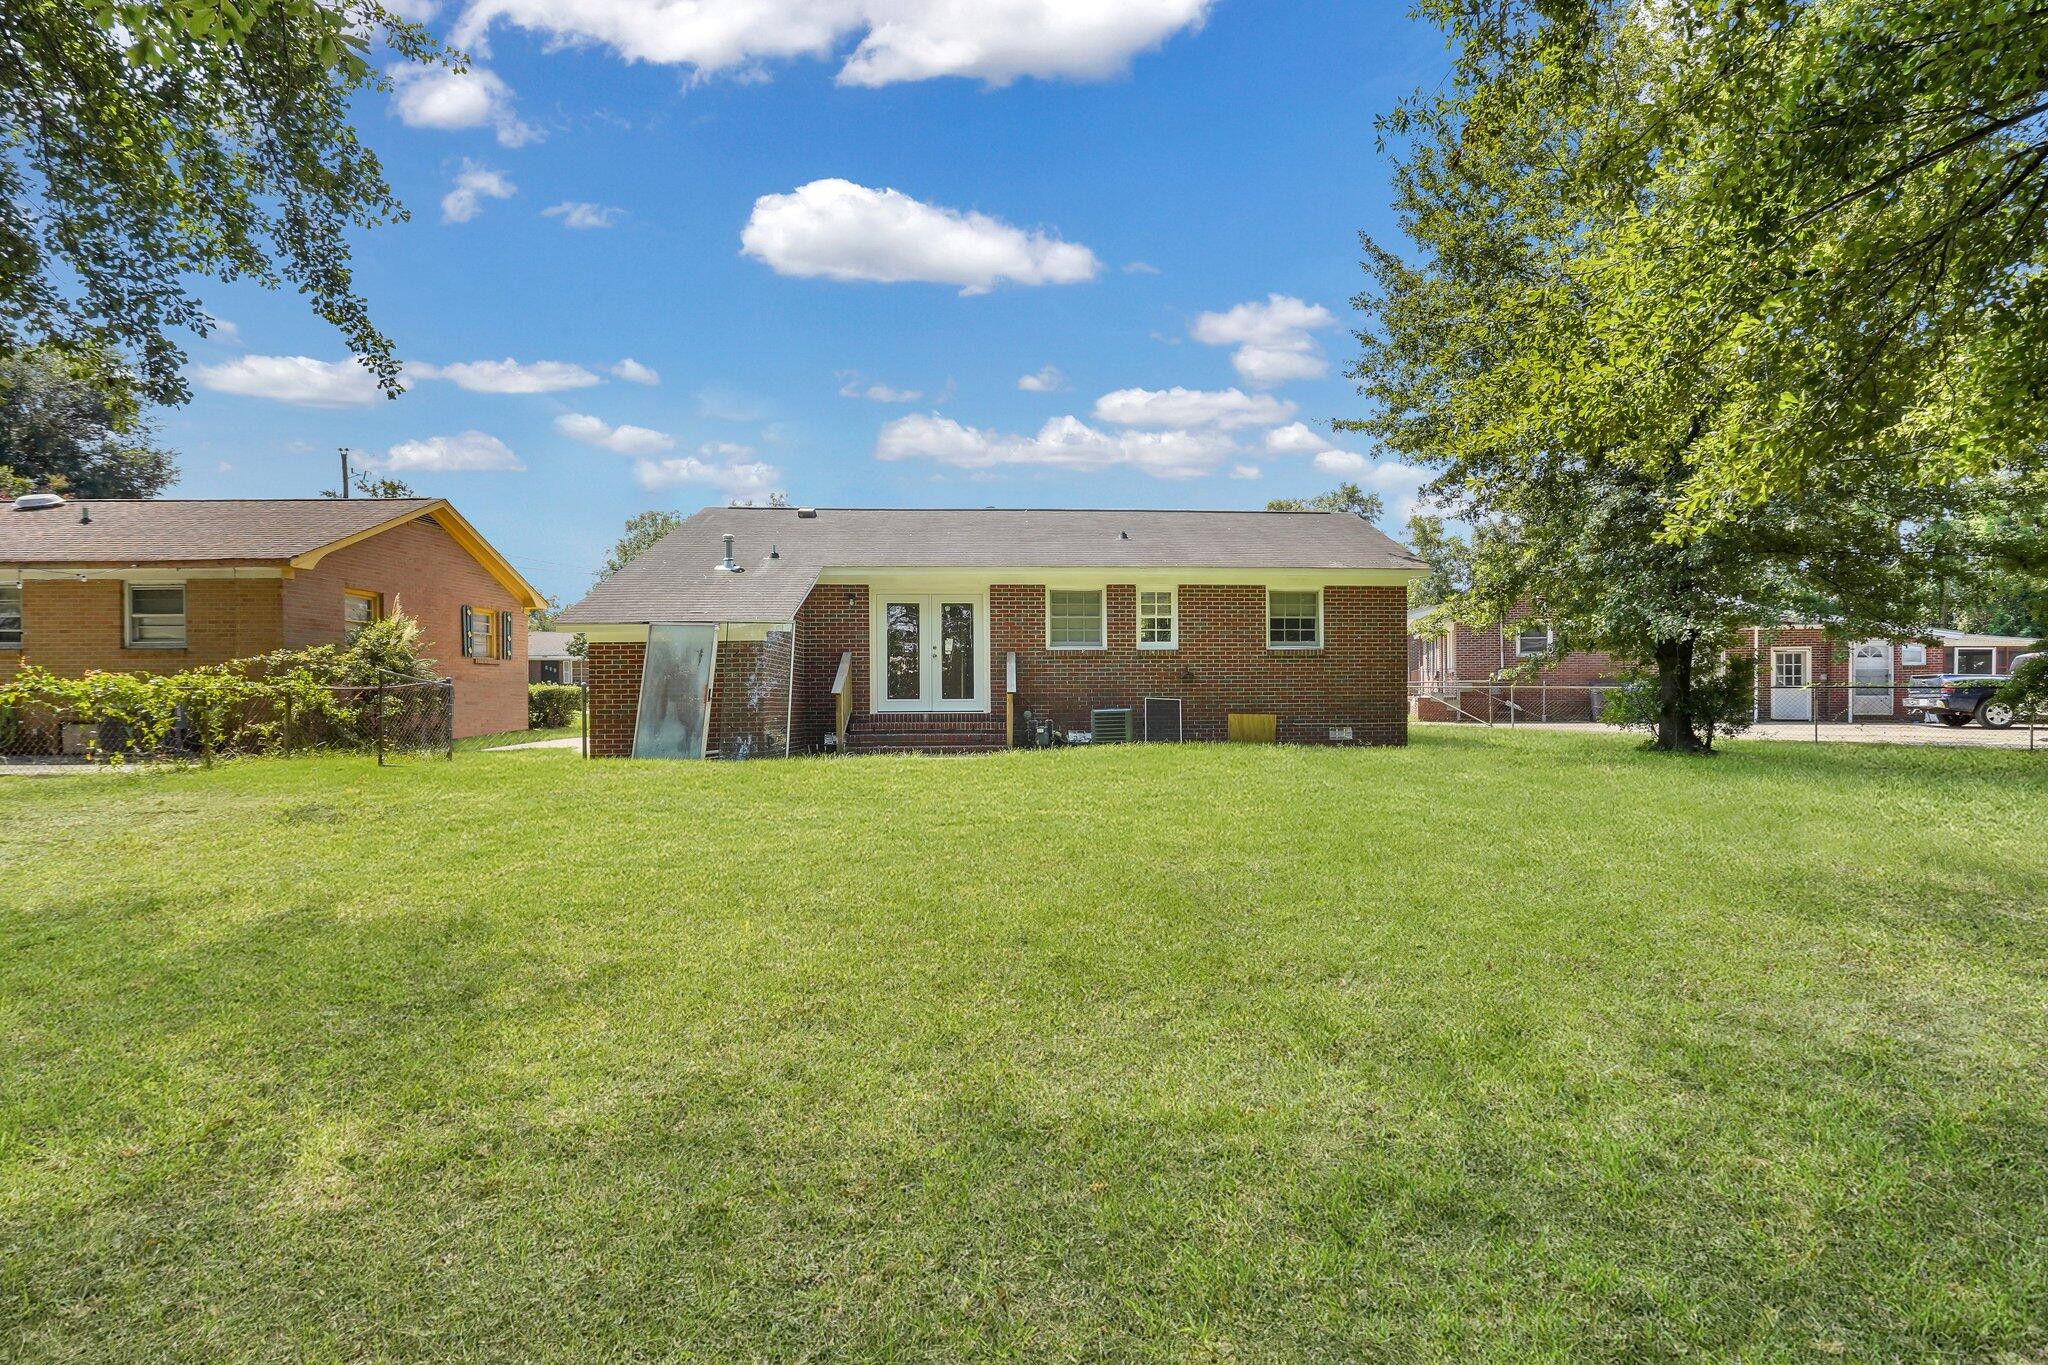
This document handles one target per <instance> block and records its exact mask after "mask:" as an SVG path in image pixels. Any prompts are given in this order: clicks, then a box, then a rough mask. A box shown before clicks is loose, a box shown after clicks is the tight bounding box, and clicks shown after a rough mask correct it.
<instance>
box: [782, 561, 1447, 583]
mask: <svg viewBox="0 0 2048 1365" xmlns="http://www.w3.org/2000/svg"><path fill="white" fill-rule="evenodd" d="M1427 572H1429V571H1428V570H1427V569H1419V568H1418V569H1316V568H1279V567H1274V568H1263V569H1261V568H1222V569H1214V568H1211V569H1203V568H1165V567H1153V566H1144V565H1139V566H1133V565H1128V564H1126V565H1117V566H1112V567H1106V568H1087V567H1061V568H1045V567H1042V566H1041V567H1037V568H1033V567H1031V566H1029V565H1022V566H1018V567H1014V568H993V569H989V568H961V569H945V568H883V569H862V568H838V567H834V568H829V569H826V570H824V571H823V572H821V573H820V574H819V575H818V582H819V583H823V584H833V585H835V586H836V585H841V584H845V585H855V584H862V583H865V584H869V585H871V586H878V585H887V586H889V587H909V586H912V585H920V584H931V585H932V586H933V587H935V588H968V587H993V586H995V585H996V584H1009V585H1023V586H1028V587H1038V586H1044V587H1055V588H1064V587H1101V586H1103V585H1105V584H1110V583H1116V584H1125V583H1128V584H1131V585H1133V586H1137V585H1140V584H1142V585H1144V586H1147V587H1154V588H1157V587H1163V586H1167V585H1173V586H1179V585H1181V584H1188V585H1190V586H1195V585H1224V586H1233V587H1260V586H1265V587H1278V588H1317V587H1332V588H1335V587H1380V588H1400V587H1406V586H1407V585H1408V584H1409V583H1411V582H1413V581H1414V580H1415V579H1418V578H1420V577H1422V576H1423V575H1424V574H1425V573H1427Z"/></svg>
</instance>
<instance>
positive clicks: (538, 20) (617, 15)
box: [454, 0, 1212, 86]
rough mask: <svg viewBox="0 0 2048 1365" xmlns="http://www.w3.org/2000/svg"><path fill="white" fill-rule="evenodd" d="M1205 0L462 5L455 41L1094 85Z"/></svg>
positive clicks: (857, 80) (707, 69) (753, 66)
mask: <svg viewBox="0 0 2048 1365" xmlns="http://www.w3.org/2000/svg"><path fill="white" fill-rule="evenodd" d="M1211 3H1212V0H972V2H971V3H969V0H471V3H470V4H469V6H468V7H467V8H466V9H465V10H464V11H463V15H462V19H461V21H460V22H459V23H458V24H457V25H456V27H455V32H454V41H455V43H456V44H457V45H458V46H460V47H464V48H469V49H472V50H474V49H479V48H481V47H482V46H483V45H484V44H485V42H486V39H487V35H488V32H489V30H490V27H491V25H493V24H494V23H498V22H500V21H502V22H506V23H510V24H515V25H517V26H519V27H521V28H525V29H529V30H533V31H536V32H539V33H544V34H546V35H548V36H549V37H550V38H552V39H555V40H557V41H559V42H564V43H602V44H604V45H606V46H608V47H610V48H612V49H613V50H614V51H616V52H617V53H618V54H619V55H620V56H622V57H625V58H626V59H627V60H629V61H642V62H653V63H657V64H662V65H674V66H687V67H689V68H691V70H692V72H693V74H695V75H698V76H709V75H714V74H717V73H720V72H732V73H734V74H735V75H739V76H742V77H745V78H748V79H765V78H766V73H765V72H764V70H763V63H766V62H770V61H775V60H779V59H788V58H795V57H811V58H820V59H833V58H836V57H838V56H839V54H840V53H842V52H845V48H846V42H847V40H848V39H850V38H852V37H853V36H854V35H856V34H858V35H860V38H859V42H858V43H857V44H855V45H854V47H853V50H852V51H851V52H850V53H847V54H846V56H845V60H844V62H843V64H842V65H841V67H840V69H839V81H840V83H841V84H842V85H865V86H879V85H891V84H895V83H897V82H902V81H920V80H931V79H933V78H935V77H942V76H963V77H968V78H971V79H976V80H980V81H983V82H986V83H987V84H989V85H1007V84H1009V83H1010V82H1012V81H1014V80H1017V79H1018V78H1019V77H1038V78H1041V79H1048V80H1051V79H1059V80H1101V79H1104V78H1107V77H1110V76H1114V75H1117V74H1118V73H1119V72H1122V71H1124V70H1125V69H1126V68H1128V67H1129V65H1130V63H1131V60H1132V59H1133V58H1135V57H1136V56H1137V55H1138V54H1140V53H1142V52H1146V51H1149V50H1150V49H1152V48H1155V47H1158V46H1159V45H1160V44H1162V43H1164V42H1165V41H1166V40H1167V39H1169V38H1171V37H1172V36H1173V35H1174V34H1176V33H1179V32H1182V31H1183V30H1188V29H1196V28H1199V27H1201V25H1202V22H1203V20H1204V19H1205V18H1207V16H1208V11H1209V7H1210V4H1211Z"/></svg>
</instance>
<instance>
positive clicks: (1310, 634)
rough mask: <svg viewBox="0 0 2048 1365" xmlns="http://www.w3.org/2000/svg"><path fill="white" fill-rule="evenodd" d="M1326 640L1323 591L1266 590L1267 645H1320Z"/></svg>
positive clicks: (1305, 646)
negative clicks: (1324, 637)
mask: <svg viewBox="0 0 2048 1365" xmlns="http://www.w3.org/2000/svg"><path fill="white" fill-rule="evenodd" d="M1322 643H1323V594H1322V592H1321V591H1320V590H1319V589H1316V588H1308V589H1305V590H1303V591H1299V592H1295V591H1281V590H1279V589H1277V588H1268V589H1267V590H1266V646H1267V648H1269V649H1317V648H1320V647H1321V645H1322Z"/></svg>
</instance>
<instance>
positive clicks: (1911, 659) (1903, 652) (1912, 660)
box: [1899, 644, 1927, 668]
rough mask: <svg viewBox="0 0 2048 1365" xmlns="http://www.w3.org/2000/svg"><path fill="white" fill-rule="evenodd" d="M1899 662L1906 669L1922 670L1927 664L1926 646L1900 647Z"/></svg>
mask: <svg viewBox="0 0 2048 1365" xmlns="http://www.w3.org/2000/svg"><path fill="white" fill-rule="evenodd" d="M1899 662H1900V663H1902V664H1904V665H1905V666H1906V667H1908V668H1922V667H1925V666H1926V663H1927V646H1926V645H1917V644H1916V645H1900V646H1899Z"/></svg>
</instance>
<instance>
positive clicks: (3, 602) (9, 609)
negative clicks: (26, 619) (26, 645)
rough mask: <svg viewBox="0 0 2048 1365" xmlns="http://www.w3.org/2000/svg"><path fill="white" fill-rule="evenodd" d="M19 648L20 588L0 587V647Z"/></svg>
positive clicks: (9, 585)
mask: <svg viewBox="0 0 2048 1365" xmlns="http://www.w3.org/2000/svg"><path fill="white" fill-rule="evenodd" d="M20 648H21V588H20V587H19V586H18V585H15V584H8V585H6V586H4V587H0V649H20Z"/></svg>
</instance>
